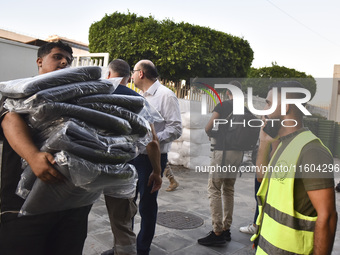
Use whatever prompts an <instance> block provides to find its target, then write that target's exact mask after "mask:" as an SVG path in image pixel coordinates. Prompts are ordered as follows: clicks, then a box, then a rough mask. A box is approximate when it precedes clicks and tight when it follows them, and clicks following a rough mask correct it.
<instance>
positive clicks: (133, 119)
mask: <svg viewBox="0 0 340 255" xmlns="http://www.w3.org/2000/svg"><path fill="white" fill-rule="evenodd" d="M82 106H84V107H88V108H90V109H94V110H97V111H101V112H105V113H108V114H112V115H114V116H117V117H120V118H123V119H125V120H127V121H128V122H129V123H130V125H131V128H132V132H131V134H138V135H139V136H141V137H142V136H145V135H146V134H147V133H148V132H151V127H150V125H149V123H148V122H147V121H146V120H145V119H144V118H143V117H141V116H140V115H138V114H136V113H134V112H131V111H129V110H126V109H125V108H123V107H120V106H117V105H111V104H105V103H85V104H82Z"/></svg>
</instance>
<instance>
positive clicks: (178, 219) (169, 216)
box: [157, 211, 204, 229]
mask: <svg viewBox="0 0 340 255" xmlns="http://www.w3.org/2000/svg"><path fill="white" fill-rule="evenodd" d="M203 222H204V221H203V219H201V218H200V217H198V216H196V215H193V214H190V213H185V212H179V211H166V212H159V213H158V215H157V224H159V225H161V226H164V227H168V228H174V229H192V228H198V227H199V226H202V225H203Z"/></svg>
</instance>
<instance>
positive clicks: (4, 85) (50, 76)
mask: <svg viewBox="0 0 340 255" xmlns="http://www.w3.org/2000/svg"><path fill="white" fill-rule="evenodd" d="M100 77H101V68H100V67H98V66H85V67H75V68H65V69H61V70H57V71H54V72H49V73H45V74H41V75H37V76H34V77H30V78H24V79H17V80H11V81H6V82H1V83H0V92H1V94H2V95H3V96H6V97H10V98H23V97H27V96H30V95H33V94H35V93H37V92H38V91H41V90H44V89H48V88H52V87H56V86H60V85H65V84H70V83H74V82H81V81H90V80H98V79H99V78H100Z"/></svg>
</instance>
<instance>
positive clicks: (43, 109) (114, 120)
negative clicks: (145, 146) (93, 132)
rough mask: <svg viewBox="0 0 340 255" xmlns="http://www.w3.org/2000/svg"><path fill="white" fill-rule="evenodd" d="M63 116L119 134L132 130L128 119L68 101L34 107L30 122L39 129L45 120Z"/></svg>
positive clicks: (125, 133) (128, 132)
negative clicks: (68, 102)
mask: <svg viewBox="0 0 340 255" xmlns="http://www.w3.org/2000/svg"><path fill="white" fill-rule="evenodd" d="M63 116H64V117H71V118H77V119H79V120H81V121H85V122H87V123H89V124H92V125H94V126H95V127H99V128H102V129H105V130H108V131H111V132H113V133H115V134H117V135H128V134H130V133H131V130H132V129H131V126H130V124H129V122H128V121H127V120H124V119H122V118H119V117H116V116H113V115H110V114H107V113H104V112H99V111H96V110H92V109H89V108H86V107H81V106H78V105H72V104H67V103H46V104H43V105H41V106H39V107H37V108H34V109H32V113H31V114H30V115H29V122H30V124H31V125H32V126H33V128H36V129H39V127H41V126H42V125H43V123H44V122H46V121H52V120H56V119H59V118H60V117H63Z"/></svg>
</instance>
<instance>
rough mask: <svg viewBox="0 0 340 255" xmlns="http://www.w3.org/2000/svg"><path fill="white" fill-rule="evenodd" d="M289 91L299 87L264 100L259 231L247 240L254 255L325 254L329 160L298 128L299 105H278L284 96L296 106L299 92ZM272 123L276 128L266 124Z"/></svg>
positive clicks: (330, 227)
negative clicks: (273, 147)
mask: <svg viewBox="0 0 340 255" xmlns="http://www.w3.org/2000/svg"><path fill="white" fill-rule="evenodd" d="M291 88H303V87H302V85H301V84H300V83H299V82H296V81H283V82H278V83H275V84H273V85H271V87H270V88H269V92H268V95H267V98H266V103H267V106H266V109H272V110H273V112H272V113H271V114H268V116H266V117H267V118H268V119H269V120H271V121H268V120H267V122H266V125H265V127H264V128H262V130H261V133H260V145H259V151H258V156H257V161H256V165H257V170H258V179H260V180H262V184H261V187H260V189H259V191H258V193H257V196H258V202H259V211H260V213H259V216H258V218H257V222H256V224H257V225H258V226H259V230H258V233H256V234H255V235H254V236H253V237H252V240H253V241H255V243H256V245H257V252H256V254H330V253H331V251H332V248H333V242H334V236H335V231H336V224H337V212H336V208H335V194H334V173H333V171H334V164H333V157H332V155H331V153H330V151H329V150H328V148H327V147H325V146H324V145H323V144H322V142H321V140H320V139H319V138H317V137H316V136H315V135H314V134H313V133H312V132H311V131H309V130H308V128H304V127H303V112H302V110H301V108H302V107H303V105H302V104H299V103H295V104H285V103H286V102H285V103H284V102H283V100H284V99H285V97H286V98H287V99H289V100H288V101H289V102H290V103H292V102H299V101H300V102H301V99H302V97H301V95H303V93H301V90H299V89H298V90H294V89H291ZM297 91H299V92H297ZM282 95H283V97H282ZM284 96H285V97H284ZM276 97H277V100H276ZM281 106H283V107H281ZM283 110H285V111H286V114H282V113H281V111H283ZM269 112H270V111H269ZM273 120H276V122H278V123H279V125H272V123H274V121H273ZM269 134H271V136H273V137H271V136H270V135H269ZM277 139H279V140H280V144H279V146H278V147H277V149H276V151H275V153H274V155H273V156H272V157H271V158H269V155H270V149H271V143H272V142H273V141H276V140H277Z"/></svg>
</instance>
